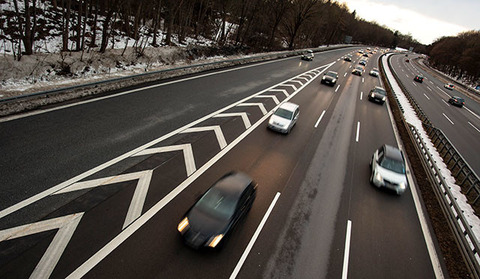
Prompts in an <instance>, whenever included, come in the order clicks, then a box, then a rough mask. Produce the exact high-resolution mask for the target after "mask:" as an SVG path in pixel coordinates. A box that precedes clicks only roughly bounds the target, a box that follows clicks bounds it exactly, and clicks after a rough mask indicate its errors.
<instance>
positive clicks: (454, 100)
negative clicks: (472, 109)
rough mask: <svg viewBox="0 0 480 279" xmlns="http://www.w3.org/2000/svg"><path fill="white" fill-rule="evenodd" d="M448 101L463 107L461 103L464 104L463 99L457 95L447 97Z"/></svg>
mask: <svg viewBox="0 0 480 279" xmlns="http://www.w3.org/2000/svg"><path fill="white" fill-rule="evenodd" d="M448 102H449V103H450V104H452V105H454V106H457V107H463V105H465V100H464V99H463V98H462V97H458V96H452V97H451V98H450V99H448Z"/></svg>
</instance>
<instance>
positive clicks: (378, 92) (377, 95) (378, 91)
mask: <svg viewBox="0 0 480 279" xmlns="http://www.w3.org/2000/svg"><path fill="white" fill-rule="evenodd" d="M386 99H387V91H385V89H384V88H382V87H380V86H375V88H373V89H372V90H370V93H369V94H368V100H369V101H372V102H377V103H380V104H382V105H383V104H384V103H385V101H386Z"/></svg>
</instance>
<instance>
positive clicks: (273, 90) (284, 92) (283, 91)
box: [268, 89, 290, 97]
mask: <svg viewBox="0 0 480 279" xmlns="http://www.w3.org/2000/svg"><path fill="white" fill-rule="evenodd" d="M268 91H270V92H282V93H283V94H285V97H288V96H290V94H288V92H287V90H285V89H270V90H268Z"/></svg>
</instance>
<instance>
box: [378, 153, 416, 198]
mask: <svg viewBox="0 0 480 279" xmlns="http://www.w3.org/2000/svg"><path fill="white" fill-rule="evenodd" d="M370 167H371V169H372V173H371V175H370V183H372V184H373V185H375V186H377V187H378V188H381V187H385V188H387V189H390V190H393V191H395V192H396V193H397V195H401V194H403V192H405V190H406V189H407V186H408V182H407V176H406V174H405V173H406V171H405V159H404V157H403V153H402V151H400V150H399V149H398V148H395V147H393V146H390V145H386V144H385V145H383V146H382V147H380V148H379V149H378V150H377V151H375V153H373V156H372V161H371V162H370Z"/></svg>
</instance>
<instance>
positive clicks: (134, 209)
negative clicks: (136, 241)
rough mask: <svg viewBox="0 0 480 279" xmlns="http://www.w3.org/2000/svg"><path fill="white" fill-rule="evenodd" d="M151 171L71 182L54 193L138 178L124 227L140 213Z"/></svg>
mask: <svg viewBox="0 0 480 279" xmlns="http://www.w3.org/2000/svg"><path fill="white" fill-rule="evenodd" d="M147 151H148V150H147ZM152 173H153V170H146V171H139V172H133V173H127V174H122V175H117V176H109V177H103V178H98V179H93V180H89V181H82V182H78V183H75V184H72V185H71V186H69V187H66V188H64V189H62V190H60V191H58V192H56V193H55V195H58V194H64V193H68V192H73V191H78V190H84V189H89V188H95V187H99V186H105V185H110V184H114V183H119V182H125V181H131V180H138V183H137V188H136V189H135V193H134V194H133V198H132V201H131V202H130V207H129V208H128V212H127V216H126V217H125V222H124V223H123V228H122V229H125V227H127V226H128V225H130V224H131V223H132V222H133V221H135V219H137V218H138V217H140V215H142V209H143V205H144V204H145V199H146V197H147V192H148V188H149V186H150V180H152Z"/></svg>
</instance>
